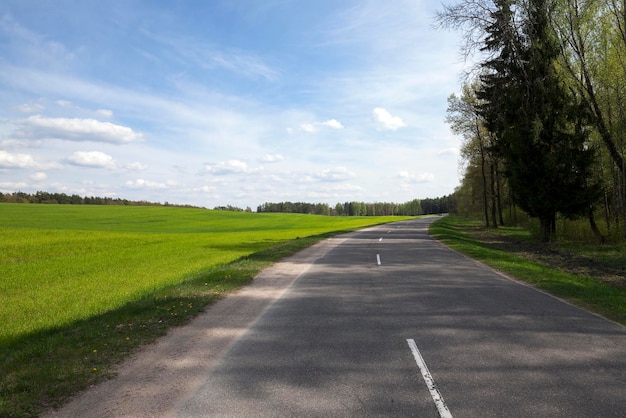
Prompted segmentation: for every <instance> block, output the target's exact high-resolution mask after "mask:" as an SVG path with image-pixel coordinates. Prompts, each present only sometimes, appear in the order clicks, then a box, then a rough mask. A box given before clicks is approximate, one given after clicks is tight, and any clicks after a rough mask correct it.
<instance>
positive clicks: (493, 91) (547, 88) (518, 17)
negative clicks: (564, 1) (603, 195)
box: [477, 0, 599, 241]
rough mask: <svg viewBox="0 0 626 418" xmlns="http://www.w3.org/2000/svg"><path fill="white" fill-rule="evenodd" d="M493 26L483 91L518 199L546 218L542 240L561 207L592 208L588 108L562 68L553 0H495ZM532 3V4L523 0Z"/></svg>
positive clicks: (566, 210)
mask: <svg viewBox="0 0 626 418" xmlns="http://www.w3.org/2000/svg"><path fill="white" fill-rule="evenodd" d="M495 4H496V11H495V12H493V13H492V22H493V23H492V24H491V25H489V26H488V27H487V28H486V30H487V34H488V36H487V39H486V41H485V48H484V49H485V51H487V52H490V53H492V54H493V56H492V58H491V59H489V60H487V61H486V62H485V63H484V64H483V68H484V69H485V70H486V74H485V75H484V76H483V77H482V82H483V87H482V89H481V90H480V91H478V92H477V95H478V97H479V98H481V99H482V100H483V101H484V102H485V104H484V105H483V106H482V109H481V113H482V114H483V116H484V118H485V119H486V121H487V126H488V128H489V129H490V130H491V131H492V132H494V133H495V135H496V138H497V145H496V151H497V152H498V153H499V154H500V155H501V157H502V158H503V160H504V162H505V169H506V171H505V175H506V176H507V178H508V181H509V185H510V189H511V195H512V198H513V200H514V202H515V203H516V204H517V205H518V206H519V207H521V208H522V209H523V210H524V211H526V212H527V213H528V214H529V215H530V216H532V217H536V218H538V219H539V221H540V225H541V236H542V239H543V240H546V241H547V240H550V239H552V238H553V237H554V234H555V225H556V215H557V213H560V214H562V215H564V216H566V217H575V216H578V215H583V214H586V213H587V211H588V210H589V208H590V205H591V204H593V202H594V201H595V200H597V198H598V195H599V188H598V186H597V185H596V184H590V178H591V164H592V162H593V157H594V156H593V150H592V149H589V148H588V147H587V144H588V141H587V137H588V132H587V130H586V129H585V124H584V122H585V116H586V115H585V114H584V112H582V111H581V109H582V106H580V104H579V103H577V99H576V97H575V96H574V95H573V94H571V93H570V92H569V91H568V90H567V89H566V87H565V85H564V83H563V81H562V78H561V77H560V76H559V73H558V71H557V67H556V62H557V59H558V57H559V46H558V43H557V41H556V38H555V37H554V34H553V33H552V32H551V30H550V26H549V22H548V16H549V2H548V0H528V1H526V2H514V1H511V0H497V1H496V2H495ZM520 6H526V7H520Z"/></svg>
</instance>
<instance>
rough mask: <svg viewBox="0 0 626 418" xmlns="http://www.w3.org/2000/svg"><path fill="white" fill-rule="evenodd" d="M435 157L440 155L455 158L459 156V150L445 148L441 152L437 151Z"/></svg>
mask: <svg viewBox="0 0 626 418" xmlns="http://www.w3.org/2000/svg"><path fill="white" fill-rule="evenodd" d="M437 155H441V156H449V155H451V156H457V155H459V149H458V148H455V147H450V148H446V149H442V150H441V151H439V152H438V153H437Z"/></svg>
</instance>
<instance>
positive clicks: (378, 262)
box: [376, 254, 380, 266]
mask: <svg viewBox="0 0 626 418" xmlns="http://www.w3.org/2000/svg"><path fill="white" fill-rule="evenodd" d="M376 263H377V264H378V265H379V266H380V254H376Z"/></svg>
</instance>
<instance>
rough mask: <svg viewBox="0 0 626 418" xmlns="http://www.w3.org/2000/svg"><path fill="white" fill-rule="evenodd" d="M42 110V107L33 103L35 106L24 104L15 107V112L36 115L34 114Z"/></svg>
mask: <svg viewBox="0 0 626 418" xmlns="http://www.w3.org/2000/svg"><path fill="white" fill-rule="evenodd" d="M43 109H44V107H43V106H42V105H40V104H38V103H35V104H28V103H25V104H22V105H19V106H18V107H17V110H19V111H20V112H22V113H36V112H41V111H42V110H43Z"/></svg>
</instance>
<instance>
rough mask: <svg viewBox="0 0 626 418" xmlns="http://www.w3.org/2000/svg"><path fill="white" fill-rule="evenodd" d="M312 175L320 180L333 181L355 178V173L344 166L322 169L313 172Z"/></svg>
mask: <svg viewBox="0 0 626 418" xmlns="http://www.w3.org/2000/svg"><path fill="white" fill-rule="evenodd" d="M314 177H315V178H316V179H318V180H321V181H327V182H335V181H345V180H348V179H352V178H355V177H356V174H354V173H353V172H352V171H350V170H348V169H347V168H346V167H335V168H329V169H326V170H323V171H321V172H319V173H317V174H315V175H314Z"/></svg>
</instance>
